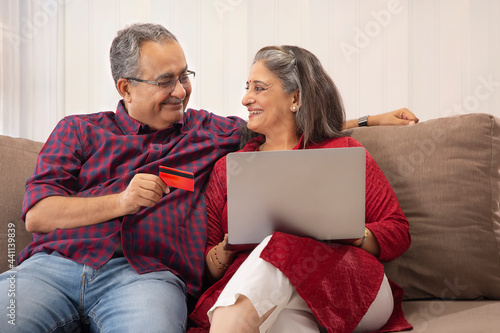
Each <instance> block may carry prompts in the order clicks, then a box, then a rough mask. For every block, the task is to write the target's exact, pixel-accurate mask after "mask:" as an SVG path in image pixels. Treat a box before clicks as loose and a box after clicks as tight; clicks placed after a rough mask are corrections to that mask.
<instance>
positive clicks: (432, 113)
mask: <svg viewBox="0 0 500 333" xmlns="http://www.w3.org/2000/svg"><path fill="white" fill-rule="evenodd" d="M61 7H62V8H61V9H62V10H61V13H62V14H61V15H63V17H62V21H63V22H64V24H61V27H62V28H63V29H64V33H63V34H62V35H63V37H64V38H62V45H61V47H62V48H63V49H62V50H63V51H62V54H64V57H63V59H62V61H63V65H62V72H63V75H62V77H63V82H62V83H61V86H62V87H63V88H62V93H61V94H60V96H59V100H58V103H60V104H59V105H63V107H62V108H63V110H60V108H61V107H57V104H56V105H54V106H53V108H52V109H49V110H45V111H44V112H57V114H58V115H68V114H75V113H90V112H96V111H101V110H114V109H115V106H116V103H117V101H118V99H119V95H118V94H117V92H116V90H115V88H114V83H113V81H112V78H111V73H110V69H109V60H108V52H109V46H110V44H111V41H112V39H113V37H114V36H115V34H116V31H117V30H119V29H120V28H122V27H124V26H125V25H126V24H129V23H132V22H140V21H143V22H146V21H147V22H156V23H161V24H163V25H164V26H165V27H167V28H168V29H169V30H171V31H172V32H173V33H174V34H175V35H176V36H177V37H178V39H179V41H180V43H181V45H182V46H183V48H184V51H185V53H186V56H187V59H188V63H189V66H190V68H191V69H193V70H195V71H196V80H195V88H194V92H193V95H192V97H191V102H190V106H191V107H195V108H205V109H207V110H210V111H212V112H215V113H218V114H222V115H234V114H235V115H240V116H242V117H245V118H246V113H245V109H244V108H243V107H242V106H241V104H240V101H241V97H242V95H243V93H244V90H243V87H244V82H245V81H246V76H247V73H248V70H249V68H250V64H251V60H252V57H253V55H254V54H255V52H256V51H257V50H258V49H259V48H261V47H263V46H265V45H270V44H296V45H300V46H303V47H305V48H308V49H309V50H311V51H312V52H313V53H315V54H316V55H317V56H318V57H319V58H320V60H321V61H322V63H323V65H324V66H325V68H326V69H327V71H328V72H329V73H330V74H331V76H332V77H333V79H334V81H335V82H336V84H337V86H338V88H339V90H340V91H341V94H342V96H343V98H344V103H345V106H346V110H347V116H348V118H357V117H359V116H361V115H364V114H376V113H381V112H385V111H390V110H394V109H397V108H400V107H408V108H410V109H411V110H413V111H414V112H415V113H416V114H417V115H418V116H419V117H420V118H421V120H424V121H425V120H428V119H431V118H436V117H444V116H450V115H455V114H459V113H470V112H486V113H491V114H495V115H497V116H500V92H499V90H500V38H499V36H500V1H499V0H400V1H398V0H248V1H246V0H182V1H180V0H66V1H65V3H64V5H62V6H61ZM56 110H57V111H56ZM53 125H55V124H52V126H50V128H47V129H46V133H47V135H48V134H49V133H50V130H51V129H52V127H53Z"/></svg>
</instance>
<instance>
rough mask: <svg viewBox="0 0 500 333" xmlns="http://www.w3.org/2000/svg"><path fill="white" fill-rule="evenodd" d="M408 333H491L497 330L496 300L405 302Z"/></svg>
mask: <svg viewBox="0 0 500 333" xmlns="http://www.w3.org/2000/svg"><path fill="white" fill-rule="evenodd" d="M403 311H404V313H405V317H406V319H407V320H408V321H409V322H410V324H412V325H413V330H412V331H411V333H447V332H453V333H471V332H474V333H480V332H484V333H492V332H498V331H499V329H498V328H499V327H500V316H499V315H498V314H500V302H498V301H442V300H432V301H406V302H403Z"/></svg>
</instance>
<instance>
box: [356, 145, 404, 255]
mask: <svg viewBox="0 0 500 333" xmlns="http://www.w3.org/2000/svg"><path fill="white" fill-rule="evenodd" d="M365 205H366V206H365V219H366V227H367V228H368V229H370V231H371V232H372V233H373V235H374V236H375V238H376V239H377V241H378V243H379V245H380V255H379V260H381V261H390V260H394V259H395V258H397V257H399V256H400V255H402V254H403V253H404V252H405V251H406V250H407V249H408V247H409V246H410V243H411V238H410V232H409V224H408V220H407V218H406V217H405V216H404V214H403V211H402V210H401V207H400V205H399V202H398V199H397V197H396V194H395V193H394V190H393V189H392V187H391V185H390V183H389V181H388V180H387V178H386V177H385V175H384V173H383V172H382V170H381V169H380V168H379V166H378V165H377V163H376V162H375V160H374V159H373V157H372V156H371V155H370V153H369V152H368V151H367V152H366V202H365Z"/></svg>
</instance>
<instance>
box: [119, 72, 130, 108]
mask: <svg viewBox="0 0 500 333" xmlns="http://www.w3.org/2000/svg"><path fill="white" fill-rule="evenodd" d="M116 88H117V89H118V93H120V95H121V96H122V98H123V100H124V101H125V102H127V103H130V102H132V95H131V94H130V82H129V80H127V79H124V78H121V79H119V80H118V82H116Z"/></svg>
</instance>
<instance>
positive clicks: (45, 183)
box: [22, 117, 83, 220]
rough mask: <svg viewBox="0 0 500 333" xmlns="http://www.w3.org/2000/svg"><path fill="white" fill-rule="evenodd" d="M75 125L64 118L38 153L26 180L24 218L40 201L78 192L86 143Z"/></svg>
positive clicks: (69, 119)
mask: <svg viewBox="0 0 500 333" xmlns="http://www.w3.org/2000/svg"><path fill="white" fill-rule="evenodd" d="M76 127H77V126H76V125H75V122H74V121H73V120H72V119H71V118H70V117H67V118H64V119H63V120H61V121H60V122H59V123H58V124H57V126H56V128H55V129H54V131H53V132H52V134H51V135H50V136H49V138H48V139H47V142H46V143H45V145H44V147H43V148H42V150H41V151H40V153H39V154H38V159H37V164H36V167H35V171H34V172H33V175H32V176H31V177H30V178H29V179H28V181H27V183H26V193H25V196H24V201H23V210H22V218H23V220H24V219H25V217H26V213H27V212H28V210H30V208H31V207H33V206H34V205H35V204H36V203H37V202H39V201H40V200H42V199H44V198H47V197H49V196H55V195H59V196H69V195H73V194H75V193H76V192H77V187H78V180H77V177H78V174H79V171H80V168H81V161H82V156H83V146H82V144H81V141H80V139H79V138H78V136H77V133H78V129H77V128H76Z"/></svg>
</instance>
